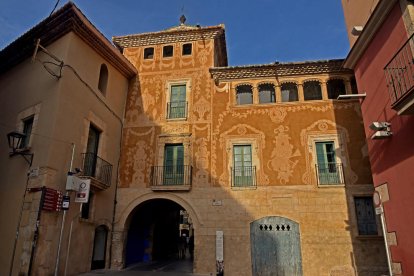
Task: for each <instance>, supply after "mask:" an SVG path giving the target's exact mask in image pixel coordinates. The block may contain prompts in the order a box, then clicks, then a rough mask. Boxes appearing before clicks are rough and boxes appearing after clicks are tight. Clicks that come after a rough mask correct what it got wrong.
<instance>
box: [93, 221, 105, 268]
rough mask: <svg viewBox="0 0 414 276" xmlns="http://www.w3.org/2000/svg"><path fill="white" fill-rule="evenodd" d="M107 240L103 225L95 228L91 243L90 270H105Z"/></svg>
mask: <svg viewBox="0 0 414 276" xmlns="http://www.w3.org/2000/svg"><path fill="white" fill-rule="evenodd" d="M107 238H108V228H107V227H106V226H105V225H100V226H98V227H96V229H95V237H94V241H93V253H92V263H91V269H92V270H93V269H101V268H105V260H106V242H107Z"/></svg>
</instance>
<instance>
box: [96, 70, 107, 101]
mask: <svg viewBox="0 0 414 276" xmlns="http://www.w3.org/2000/svg"><path fill="white" fill-rule="evenodd" d="M107 85H108V68H107V67H106V65H105V64H102V65H101V70H100V71H99V82H98V89H99V91H101V92H102V94H104V95H105V93H106V86H107Z"/></svg>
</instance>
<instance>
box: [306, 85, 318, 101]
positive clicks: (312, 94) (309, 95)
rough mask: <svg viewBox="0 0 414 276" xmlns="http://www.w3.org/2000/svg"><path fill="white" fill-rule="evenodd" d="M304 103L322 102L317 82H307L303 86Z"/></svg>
mask: <svg viewBox="0 0 414 276" xmlns="http://www.w3.org/2000/svg"><path fill="white" fill-rule="evenodd" d="M303 94H304V98H305V101H312V100H322V89H321V84H320V83H319V81H307V82H305V83H304V84H303Z"/></svg>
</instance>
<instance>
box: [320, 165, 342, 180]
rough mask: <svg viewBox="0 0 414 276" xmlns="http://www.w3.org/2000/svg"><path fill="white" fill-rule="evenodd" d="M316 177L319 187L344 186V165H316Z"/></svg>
mask: <svg viewBox="0 0 414 276" xmlns="http://www.w3.org/2000/svg"><path fill="white" fill-rule="evenodd" d="M315 166H316V176H317V180H318V185H332V184H333V185H335V184H344V183H345V181H344V174H343V169H342V164H340V163H326V164H316V165H315Z"/></svg>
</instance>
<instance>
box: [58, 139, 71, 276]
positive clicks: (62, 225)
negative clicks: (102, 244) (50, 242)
mask: <svg viewBox="0 0 414 276" xmlns="http://www.w3.org/2000/svg"><path fill="white" fill-rule="evenodd" d="M74 156H75V143H72V157H71V159H70V166H69V172H72V168H73V158H74ZM65 195H66V196H68V195H69V191H68V190H66V194H65ZM66 212H67V211H66V210H63V217H62V223H61V224H60V233H59V243H58V249H57V254H56V262H55V274H54V276H58V270H59V261H60V248H61V245H62V237H63V229H64V227H65V220H66ZM67 257H68V256H66V258H67Z"/></svg>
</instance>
